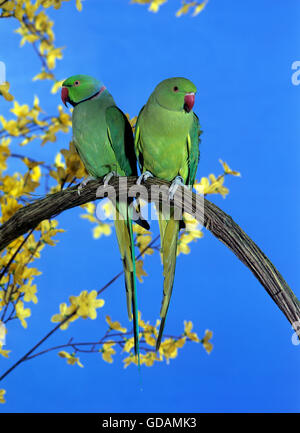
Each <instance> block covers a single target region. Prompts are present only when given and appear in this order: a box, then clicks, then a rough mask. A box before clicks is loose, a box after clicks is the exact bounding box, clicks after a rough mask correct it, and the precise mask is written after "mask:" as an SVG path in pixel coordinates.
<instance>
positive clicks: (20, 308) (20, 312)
mask: <svg viewBox="0 0 300 433" xmlns="http://www.w3.org/2000/svg"><path fill="white" fill-rule="evenodd" d="M16 316H17V318H18V319H19V320H20V321H21V324H22V326H23V328H27V322H26V321H25V319H26V318H27V317H30V316H31V311H30V308H24V303H23V302H22V301H18V302H17V304H16Z"/></svg>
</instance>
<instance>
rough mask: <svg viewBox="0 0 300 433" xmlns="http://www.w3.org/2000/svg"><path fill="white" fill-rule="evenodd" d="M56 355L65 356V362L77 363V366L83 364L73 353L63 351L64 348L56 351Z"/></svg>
mask: <svg viewBox="0 0 300 433" xmlns="http://www.w3.org/2000/svg"><path fill="white" fill-rule="evenodd" d="M58 355H59V356H60V357H61V358H66V360H67V363H68V364H70V365H75V364H77V365H79V367H83V365H82V364H81V362H80V361H79V358H78V357H76V356H75V353H68V352H65V351H64V350H62V351H61V352H58Z"/></svg>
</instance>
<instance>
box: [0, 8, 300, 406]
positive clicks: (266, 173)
mask: <svg viewBox="0 0 300 433" xmlns="http://www.w3.org/2000/svg"><path fill="white" fill-rule="evenodd" d="M178 6H179V2H177V1H176V2H175V1H174V0H173V1H169V2H168V4H167V5H165V6H163V7H161V10H160V12H159V13H158V14H152V13H149V12H148V11H147V8H146V7H143V6H138V5H130V4H129V1H127V0H123V1H121V0H109V1H104V0H101V1H99V0H87V1H85V2H84V7H83V12H82V13H79V12H77V10H76V9H75V6H74V2H73V1H72V2H69V3H63V7H62V8H61V9H60V10H59V11H54V10H48V11H49V14H50V15H51V17H52V18H53V19H54V20H55V28H54V30H55V33H56V45H57V46H65V47H66V49H65V50H64V58H63V60H62V61H59V62H58V65H57V69H56V75H57V76H58V77H61V78H65V77H67V76H70V75H73V74H77V73H87V74H90V75H94V76H97V77H99V78H101V79H102V81H103V82H104V83H105V84H106V86H107V87H108V89H109V90H110V91H111V93H112V94H113V95H114V97H115V100H116V101H117V103H118V105H119V106H120V108H121V109H122V110H124V111H125V112H128V113H130V115H131V116H134V115H136V114H138V112H139V109H140V108H141V106H142V105H143V104H144V103H145V101H146V100H147V98H148V96H149V94H150V93H151V91H152V90H153V88H154V86H155V85H156V84H157V83H158V82H159V81H161V80H162V79H164V78H167V77H170V76H185V77H187V78H189V79H191V80H192V81H193V82H194V83H195V84H196V85H197V88H198V93H197V97H196V104H195V112H196V113H197V114H198V116H199V118H200V121H201V125H202V129H203V131H204V133H203V135H202V143H201V161H200V165H199V169H198V176H197V178H198V179H200V177H201V176H207V175H208V174H209V173H212V172H213V173H216V174H218V173H220V172H221V166H220V164H219V162H218V159H219V158H222V159H223V160H224V161H226V162H228V163H229V165H230V166H231V167H232V168H234V169H236V170H239V171H240V172H241V173H242V177H241V178H228V179H226V185H227V186H228V187H229V188H230V194H229V196H228V197H227V198H226V199H225V200H223V199H222V198H221V197H218V196H215V197H214V196H213V197H212V200H213V201H214V202H215V203H216V204H217V205H218V206H220V207H221V208H222V209H223V210H224V211H226V212H228V213H229V214H230V215H231V216H232V217H233V218H234V220H235V221H236V222H237V223H238V224H239V225H240V226H241V227H242V228H243V229H244V230H245V231H246V232H247V234H248V235H249V236H250V237H251V238H252V239H253V240H254V241H255V242H256V243H257V244H258V245H259V246H260V248H261V249H262V250H263V251H264V253H265V254H266V255H268V257H269V258H270V259H271V261H272V262H273V263H274V264H275V266H276V267H277V268H278V269H279V271H280V272H281V273H282V275H283V276H284V278H285V279H286V280H287V282H288V283H289V284H290V286H291V288H292V289H293V290H294V291H295V293H296V294H297V295H298V297H299V295H300V291H299V282H300V281H299V270H298V266H299V261H298V257H299V224H298V221H299V205H298V203H299V175H298V167H299V137H300V133H299V132H300V131H299V95H300V86H298V87H297V86H293V85H292V82H291V76H292V72H293V71H292V70H291V65H292V63H293V62H294V61H295V60H300V53H299V18H300V13H299V12H300V7H299V2H298V1H296V0H294V1H292V0H291V1H288V2H274V1H272V0H265V1H263V2H262V1H260V0H245V1H243V2H241V1H234V0H227V1H226V2H225V1H217V0H211V1H210V2H209V4H208V6H207V7H206V9H205V10H204V11H203V12H202V13H201V14H200V15H199V16H198V17H196V18H192V17H190V16H183V17H182V18H180V19H178V18H175V11H176V10H177V9H178ZM15 28H16V23H14V22H13V21H11V20H1V27H0V39H1V41H2V40H5V44H2V43H1V48H0V60H2V61H5V63H6V65H7V79H8V81H10V82H11V85H12V92H13V93H14V95H15V97H16V99H17V100H18V101H19V102H22V103H29V104H31V103H32V100H33V95H34V94H38V95H39V98H40V100H41V105H42V106H43V107H47V110H48V113H51V112H55V111H56V107H57V105H58V104H59V103H60V99H59V94H56V95H51V94H50V93H49V89H50V86H49V83H48V82H32V81H31V77H32V76H33V75H35V74H36V73H37V72H38V71H39V69H40V63H39V60H38V59H37V58H36V57H35V54H34V53H33V51H32V47H31V46H30V45H28V46H27V45H26V46H25V47H24V48H22V49H19V48H18V45H19V39H20V38H19V35H17V34H14V33H12V31H13V29H15ZM2 38H3V39H2ZM0 104H1V106H0V110H1V112H4V114H7V107H8V104H7V103H3V100H1V102H0ZM70 137H71V134H69V136H66V135H64V134H60V135H59V140H58V141H57V142H56V143H48V144H47V145H46V146H45V147H43V148H41V147H39V146H38V145H35V144H31V145H28V146H27V147H25V148H23V149H21V151H23V153H25V154H27V155H30V156H32V157H34V158H36V159H38V160H40V159H42V160H44V161H48V162H49V161H50V162H51V161H53V158H54V156H55V155H56V153H57V151H59V150H60V149H61V148H63V147H67V145H68V140H69V138H70ZM18 150H19V151H20V149H18ZM18 168H19V165H18V163H17V162H15V161H11V166H10V170H17V169H18ZM80 213H83V212H81V209H80V211H79V210H78V209H74V210H71V211H67V212H65V213H64V214H62V215H60V216H59V217H58V220H59V223H60V227H62V228H65V229H66V233H65V234H62V235H59V236H58V238H59V239H60V242H59V244H58V246H57V247H55V248H51V247H48V248H47V250H46V249H45V250H44V251H43V254H42V259H41V260H40V261H38V262H36V265H37V266H38V268H39V269H40V270H41V271H42V272H43V275H42V276H41V277H39V278H38V279H36V282H37V284H38V289H39V293H38V294H39V303H38V304H37V305H36V306H34V305H33V304H32V317H31V318H29V319H28V324H29V326H28V329H27V330H24V329H23V328H22V327H21V325H20V323H17V321H15V322H13V323H11V324H10V325H9V332H8V337H7V346H6V347H5V348H6V349H11V350H12V353H11V356H10V359H9V360H6V359H4V358H1V359H0V366H1V370H2V371H4V370H6V369H7V368H8V367H9V366H10V365H11V364H12V362H13V361H15V360H17V359H18V358H19V357H20V356H21V355H23V354H24V353H25V351H27V350H28V349H30V348H31V347H32V346H33V345H34V344H35V343H36V342H37V341H39V340H40V338H42V337H43V336H44V335H45V334H46V333H47V332H48V331H49V330H50V329H51V328H52V326H53V325H52V324H51V323H50V318H51V316H52V315H53V314H54V313H56V312H57V311H58V305H59V304H60V303H61V302H65V301H67V300H68V297H69V296H70V295H71V294H75V295H77V294H79V293H80V291H82V290H93V289H96V290H98V289H99V288H101V287H102V286H103V285H104V284H105V283H106V282H107V281H108V280H109V279H110V278H111V277H113V276H114V275H115V274H116V273H117V272H119V270H120V269H121V263H120V259H119V253H118V250H117V245H116V240H115V237H114V235H113V236H110V237H108V238H106V237H102V238H101V239H100V240H98V241H95V240H94V239H93V238H92V235H91V225H90V224H89V223H87V222H86V221H84V220H82V219H80V218H79V217H78V215H79V214H80ZM153 225H156V224H155V223H154V224H153ZM155 230H156V228H155ZM145 268H146V271H147V272H148V273H149V274H151V277H146V278H145V280H144V283H143V284H141V285H139V289H140V295H139V303H140V308H141V310H142V312H143V318H144V319H145V320H151V321H152V322H155V320H156V318H157V316H158V312H159V308H160V302H161V291H162V275H161V268H160V260H159V256H158V254H155V255H153V256H152V257H147V259H146V261H145ZM103 297H104V299H105V307H104V308H103V309H100V310H99V315H98V319H97V320H95V321H91V320H86V321H83V320H79V321H77V322H75V323H74V324H72V326H71V327H70V329H69V330H68V331H64V332H63V331H59V332H57V333H56V334H55V336H53V337H52V338H51V340H48V342H47V343H46V344H45V345H44V346H43V348H46V347H51V346H53V345H56V344H62V343H64V342H66V341H67V340H68V338H69V337H71V336H74V338H75V339H76V340H93V339H94V340H96V339H97V338H99V337H100V336H102V335H103V332H104V330H105V329H106V326H105V323H104V320H103V316H104V315H105V314H110V315H111V317H112V318H113V319H114V320H120V321H121V322H122V324H123V325H124V326H128V327H129V326H130V325H129V324H128V322H127V314H126V311H125V310H126V308H125V295H124V287H123V280H122V279H120V280H118V281H117V282H116V283H115V284H114V285H113V286H111V287H110V288H109V289H108V290H107V291H106V292H105V293H104V296H103ZM183 320H192V321H193V323H194V327H195V331H197V332H198V334H199V336H203V334H204V331H205V329H207V328H209V329H211V330H212V331H213V333H214V336H213V344H214V349H213V351H212V353H211V354H210V355H207V354H206V352H205V351H204V350H203V348H202V346H201V345H197V344H194V343H193V344H186V346H185V348H184V349H183V350H182V351H181V352H180V353H179V356H178V357H177V358H176V359H174V360H171V362H170V364H169V365H166V364H165V363H164V364H163V363H157V364H155V365H154V366H153V367H151V368H146V367H145V368H142V381H143V391H140V385H139V376H138V373H137V370H136V368H134V367H133V366H130V367H128V368H127V369H126V370H124V369H123V366H122V361H121V357H120V356H118V355H117V356H116V359H115V361H114V363H113V364H112V365H110V364H107V363H105V362H103V361H102V359H101V356H100V355H86V356H83V355H82V356H81V357H80V359H81V361H82V362H83V364H84V368H82V369H81V368H79V367H77V366H73V367H72V366H69V365H67V364H66V362H65V360H63V359H60V358H59V357H58V356H57V354H56V353H54V352H53V353H50V354H48V355H45V356H41V357H39V358H36V359H34V360H32V361H29V362H28V363H24V364H23V365H21V366H20V367H18V368H17V369H16V370H15V371H14V372H13V373H12V374H10V375H9V376H8V377H7V378H6V379H5V381H3V382H2V383H1V384H0V388H5V389H6V390H7V394H6V399H7V403H6V404H5V405H1V406H0V411H4V412H5V411H8V412H14V411H17V412H50V411H53V412H94V411H98V412H193V411H194V412H253V411H255V412H291V411H299V409H300V395H299V385H300V369H299V361H300V346H294V345H293V344H292V342H291V337H292V333H293V331H292V329H291V326H290V324H289V323H288V322H287V320H286V319H285V317H284V316H283V314H282V313H281V312H280V311H279V310H278V309H277V307H276V306H275V304H274V303H273V301H272V300H271V299H270V298H269V296H268V295H267V293H266V292H265V290H264V289H263V288H262V286H261V285H260V284H259V283H258V281H257V280H256V279H255V278H254V276H253V275H252V274H251V273H250V271H249V270H248V269H247V268H246V267H245V266H244V265H243V264H242V263H241V262H240V261H239V260H238V259H237V258H236V257H235V256H234V255H233V254H232V253H231V252H230V251H229V250H228V249H227V248H226V247H225V246H224V245H223V244H222V243H220V242H219V241H218V240H217V239H215V238H214V237H213V236H212V235H211V234H210V233H209V232H207V231H205V236H204V238H203V239H201V240H199V241H198V242H197V243H193V245H192V253H191V254H190V255H187V256H183V255H180V257H179V259H178V264H177V271H176V279H175V286H174V294H173V298H172V302H171V307H170V312H169V314H168V321H167V325H166V332H168V333H172V334H180V333H181V332H182V329H183Z"/></svg>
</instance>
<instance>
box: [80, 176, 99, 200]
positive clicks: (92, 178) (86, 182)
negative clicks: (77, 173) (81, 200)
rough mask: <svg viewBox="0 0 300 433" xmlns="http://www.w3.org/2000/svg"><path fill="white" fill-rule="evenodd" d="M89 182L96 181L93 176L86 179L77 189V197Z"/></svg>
mask: <svg viewBox="0 0 300 433" xmlns="http://www.w3.org/2000/svg"><path fill="white" fill-rule="evenodd" d="M90 180H96V177H94V176H88V177H86V178H85V179H84V180H83V181H82V182H81V184H80V185H79V186H78V188H77V193H78V195H80V194H81V190H82V189H83V188H84V187H85V186H86V185H87V184H88V183H89V181H90Z"/></svg>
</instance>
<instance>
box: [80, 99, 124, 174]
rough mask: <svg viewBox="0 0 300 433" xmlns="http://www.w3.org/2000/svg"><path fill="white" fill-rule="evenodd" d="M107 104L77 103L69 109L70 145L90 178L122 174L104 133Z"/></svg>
mask: <svg viewBox="0 0 300 433" xmlns="http://www.w3.org/2000/svg"><path fill="white" fill-rule="evenodd" d="M111 100H112V101H113V99H112V98H111ZM111 105H113V103H112V102H109V101H108V102H107V103H106V104H105V103H103V102H102V103H100V101H99V100H97V99H95V100H90V101H85V102H83V103H81V104H78V105H77V106H76V107H75V108H74V110H73V115H72V125H73V140H74V144H75V147H76V149H77V151H78V153H79V156H80V158H81V160H82V162H83V164H84V166H85V168H86V170H87V171H88V173H89V175H91V176H94V177H102V176H105V175H106V174H107V173H109V172H111V171H116V172H117V173H119V174H122V173H120V167H119V164H118V162H117V159H116V156H115V154H114V152H113V150H112V148H111V145H110V142H109V139H108V133H107V124H106V114H105V113H106V109H107V107H108V106H111Z"/></svg>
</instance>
